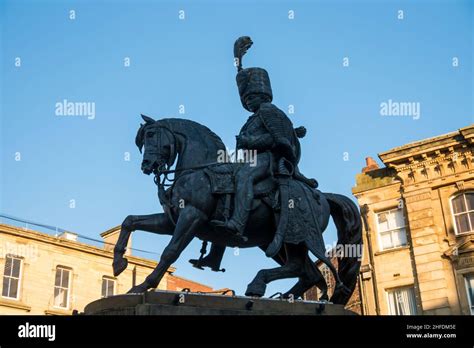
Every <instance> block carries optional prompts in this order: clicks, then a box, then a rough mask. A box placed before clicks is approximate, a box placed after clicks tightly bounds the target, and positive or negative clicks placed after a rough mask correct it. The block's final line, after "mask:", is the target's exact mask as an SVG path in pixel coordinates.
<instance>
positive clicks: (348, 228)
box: [324, 193, 362, 304]
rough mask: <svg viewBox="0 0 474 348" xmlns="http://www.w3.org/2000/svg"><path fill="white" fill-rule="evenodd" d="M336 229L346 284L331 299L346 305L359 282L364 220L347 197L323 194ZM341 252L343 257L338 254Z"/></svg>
mask: <svg viewBox="0 0 474 348" xmlns="http://www.w3.org/2000/svg"><path fill="white" fill-rule="evenodd" d="M324 196H325V197H326V199H327V201H328V203H329V206H330V209H331V216H332V218H333V220H334V224H335V225H336V228H337V238H338V240H337V246H336V252H337V254H338V270H337V273H338V274H339V277H340V279H341V281H342V282H343V284H344V285H345V287H341V288H337V287H336V289H335V291H334V294H333V295H332V297H331V300H330V301H331V302H333V303H340V304H346V303H347V302H348V301H349V299H350V297H351V295H352V293H353V292H354V289H355V287H356V284H357V277H358V275H359V270H360V264H361V258H362V222H361V216H360V212H359V209H358V208H357V206H356V205H355V204H354V202H352V200H351V199H350V198H348V197H346V196H343V195H339V194H335V193H324ZM340 254H342V256H339V255H340Z"/></svg>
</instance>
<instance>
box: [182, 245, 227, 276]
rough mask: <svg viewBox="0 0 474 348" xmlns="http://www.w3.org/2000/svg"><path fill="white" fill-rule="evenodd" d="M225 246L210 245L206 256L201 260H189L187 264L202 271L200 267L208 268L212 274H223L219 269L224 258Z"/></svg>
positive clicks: (222, 270)
mask: <svg viewBox="0 0 474 348" xmlns="http://www.w3.org/2000/svg"><path fill="white" fill-rule="evenodd" d="M224 252H225V246H221V245H217V244H212V246H211V250H210V252H209V254H208V255H206V256H205V257H203V258H202V259H191V260H189V262H190V263H191V264H192V265H193V266H194V267H197V268H200V269H203V268H202V267H209V268H210V269H211V270H212V271H214V272H224V271H225V270H224V269H221V261H222V258H223V257H224Z"/></svg>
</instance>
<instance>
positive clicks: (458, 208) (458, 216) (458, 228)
mask: <svg viewBox="0 0 474 348" xmlns="http://www.w3.org/2000/svg"><path fill="white" fill-rule="evenodd" d="M451 207H452V209H453V217H454V230H455V232H456V234H460V233H469V232H474V192H466V193H462V194H460V195H457V196H455V197H453V198H452V199H451Z"/></svg>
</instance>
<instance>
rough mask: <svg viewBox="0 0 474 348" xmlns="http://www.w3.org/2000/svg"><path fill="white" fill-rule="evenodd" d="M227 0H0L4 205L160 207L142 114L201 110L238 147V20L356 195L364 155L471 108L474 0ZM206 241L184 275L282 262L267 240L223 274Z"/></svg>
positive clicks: (58, 217)
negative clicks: (210, 266)
mask: <svg viewBox="0 0 474 348" xmlns="http://www.w3.org/2000/svg"><path fill="white" fill-rule="evenodd" d="M223 3H224V2H223V1H180V2H179V3H174V2H171V1H136V0H135V1H131V0H130V1H42V0H37V1H21V0H20V1H0V4H1V5H0V23H1V28H2V33H1V57H0V59H1V62H0V63H1V78H0V82H1V85H0V88H1V100H0V107H1V117H0V127H1V128H0V139H1V142H0V146H1V160H0V179H1V182H0V183H1V185H0V212H3V213H7V214H11V215H15V216H20V217H23V218H26V219H31V220H34V221H38V222H43V223H47V224H50V225H57V226H60V227H62V228H65V229H69V230H71V231H75V232H78V233H80V234H83V235H87V236H91V237H96V238H97V237H98V235H99V233H101V232H103V231H104V230H106V229H108V228H110V227H112V226H115V225H118V224H119V223H121V221H122V220H123V218H124V217H125V216H126V215H127V214H148V213H154V212H159V211H161V208H160V206H159V204H158V200H157V197H156V189H155V185H154V184H153V180H152V177H149V176H145V175H143V174H142V173H141V171H140V162H141V157H140V154H139V152H138V150H137V148H136V147H135V145H134V137H135V134H136V131H137V128H138V126H139V123H140V121H141V119H140V118H139V115H140V113H144V114H147V115H150V116H153V117H155V118H162V117H170V116H175V117H185V118H189V119H192V120H195V121H198V122H201V123H204V124H206V125H208V126H209V127H210V128H211V129H212V130H214V131H215V132H216V133H217V134H219V135H220V136H221V137H222V139H223V140H224V142H225V143H226V144H227V145H228V146H229V147H233V146H234V135H235V134H237V133H238V131H239V129H240V127H241V126H242V124H243V123H244V122H245V120H246V119H247V117H248V113H247V112H246V111H245V110H244V109H242V107H241V105H240V101H239V97H238V93H237V87H236V85H235V68H234V66H233V65H232V64H233V55H232V47H233V43H234V40H235V39H236V38H237V37H239V36H241V35H249V36H251V37H252V39H253V41H254V46H253V47H252V48H251V49H250V51H249V53H248V54H247V56H246V57H245V59H244V67H249V66H260V67H263V68H265V69H267V70H268V72H269V74H270V77H271V80H272V86H273V91H274V104H276V105H277V106H279V107H280V108H281V109H283V110H285V111H287V110H288V105H290V104H292V105H294V107H295V113H294V114H292V115H289V116H290V117H291V119H292V120H293V123H294V124H295V126H299V125H304V126H306V127H307V129H308V134H307V136H306V138H305V139H303V141H302V150H303V156H302V162H301V169H302V171H303V172H304V173H306V174H307V175H308V176H313V177H316V178H317V179H318V180H319V183H320V188H321V190H323V191H329V192H337V193H342V194H345V195H351V187H352V186H353V185H354V182H355V179H354V178H355V175H356V174H357V173H358V172H360V169H361V168H362V167H363V166H364V158H365V157H366V156H372V157H376V156H377V153H379V152H382V151H385V150H388V149H390V148H392V147H395V146H399V145H402V144H405V143H407V142H411V141H415V140H419V139H423V138H427V137H431V136H435V135H439V134H443V133H447V132H450V131H454V130H456V129H458V128H460V127H465V126H467V125H469V124H471V123H473V116H474V110H473V71H472V59H473V33H474V27H473V4H472V1H471V2H470V1H447V0H446V1H383V2H381V1H292V2H289V1H226V2H225V5H224V4H223ZM70 10H75V12H76V19H75V20H70V19H69V11H70ZM180 10H184V11H185V20H180V19H179V18H178V15H179V11H180ZM290 10H293V11H294V19H293V20H290V19H288V12H289V11H290ZM398 10H403V11H404V19H403V20H399V19H398V18H397V16H398ZM16 57H20V58H21V67H16V66H15V58H16ZM125 57H130V60H131V66H130V67H128V68H126V67H124V66H123V61H124V58H125ZM344 57H348V58H349V66H348V67H344V66H343V58H344ZM453 57H457V58H458V60H459V66H458V67H453V65H452V61H453ZM63 99H67V100H69V101H75V102H94V103H95V104H96V116H95V119H93V120H89V119H87V118H86V117H59V116H56V115H55V104H56V103H57V102H61V101H62V100H63ZM389 99H392V100H393V101H406V102H417V103H420V105H421V116H420V118H419V119H418V120H414V119H413V118H412V117H383V116H381V115H380V103H382V102H384V101H388V100H389ZM180 104H183V105H184V106H185V112H186V113H185V114H184V115H180V114H179V113H178V107H179V105H180ZM127 151H128V152H130V153H131V160H130V161H128V162H127V161H124V159H123V157H124V152H127ZM17 152H20V153H21V161H15V153H17ZM344 152H348V153H349V160H348V161H344V158H343V156H344ZM71 199H74V200H75V201H76V207H75V208H74V209H71V208H70V207H69V202H70V200H71ZM334 238H335V233H334V227H333V226H331V227H330V229H329V231H328V232H327V233H326V234H325V239H326V241H327V242H328V243H330V242H332V241H333V240H334ZM168 239H169V238H168V237H165V236H156V235H150V234H147V233H144V232H136V233H135V234H134V236H133V243H134V246H135V247H137V248H141V249H146V250H150V251H156V252H161V250H162V249H163V248H164V247H165V245H166V244H167V242H168ZM199 248H200V243H199V242H197V241H196V242H194V243H193V244H191V245H190V246H189V247H188V249H187V250H186V251H185V253H184V254H183V255H182V257H181V259H180V260H179V261H178V262H177V263H176V266H177V268H178V272H177V274H179V275H182V276H185V277H188V278H192V279H195V280H198V281H201V282H203V283H207V284H210V285H212V286H213V287H215V288H219V287H230V288H234V289H235V290H237V291H238V292H239V293H242V292H243V291H244V290H245V287H246V284H247V283H248V282H250V280H251V279H252V278H253V276H254V275H255V273H256V272H257V271H258V270H259V269H261V268H268V267H273V265H274V264H273V261H271V260H270V259H266V257H265V256H264V254H263V253H262V252H261V251H259V250H241V251H240V255H239V256H234V255H233V250H232V249H228V251H227V253H226V255H225V259H224V262H223V266H224V267H225V268H226V269H227V272H226V273H225V274H222V273H219V274H217V273H213V272H210V271H204V272H203V271H199V270H195V269H193V268H192V267H191V265H190V264H188V262H187V260H188V259H189V258H191V257H196V256H198V252H199ZM292 283H293V281H289V282H288V281H280V282H278V283H276V285H273V286H271V287H269V289H268V293H267V294H268V295H270V294H271V293H273V292H275V291H277V290H283V291H284V290H287V288H289V286H290V285H291V284H292Z"/></svg>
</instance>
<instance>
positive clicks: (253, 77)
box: [234, 36, 273, 109]
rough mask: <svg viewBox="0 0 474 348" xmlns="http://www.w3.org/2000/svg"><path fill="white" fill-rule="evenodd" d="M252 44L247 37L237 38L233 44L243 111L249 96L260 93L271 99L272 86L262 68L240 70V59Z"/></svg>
mask: <svg viewBox="0 0 474 348" xmlns="http://www.w3.org/2000/svg"><path fill="white" fill-rule="evenodd" d="M252 44H253V42H252V39H250V37H249V36H242V37H239V38H238V39H237V40H236V41H235V43H234V58H235V62H236V64H237V70H238V73H237V76H236V80H237V86H238V87H239V95H240V101H241V102H242V105H243V107H244V108H245V109H247V106H246V105H245V98H246V97H247V96H248V95H249V94H253V93H260V94H264V95H266V96H268V97H269V98H270V101H271V100H272V99H273V93H272V86H271V84H270V77H269V76H268V72H267V71H266V70H265V69H262V68H247V69H243V68H242V57H243V56H244V54H245V53H246V52H247V50H248V49H249V48H250V47H251V46H252Z"/></svg>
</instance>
